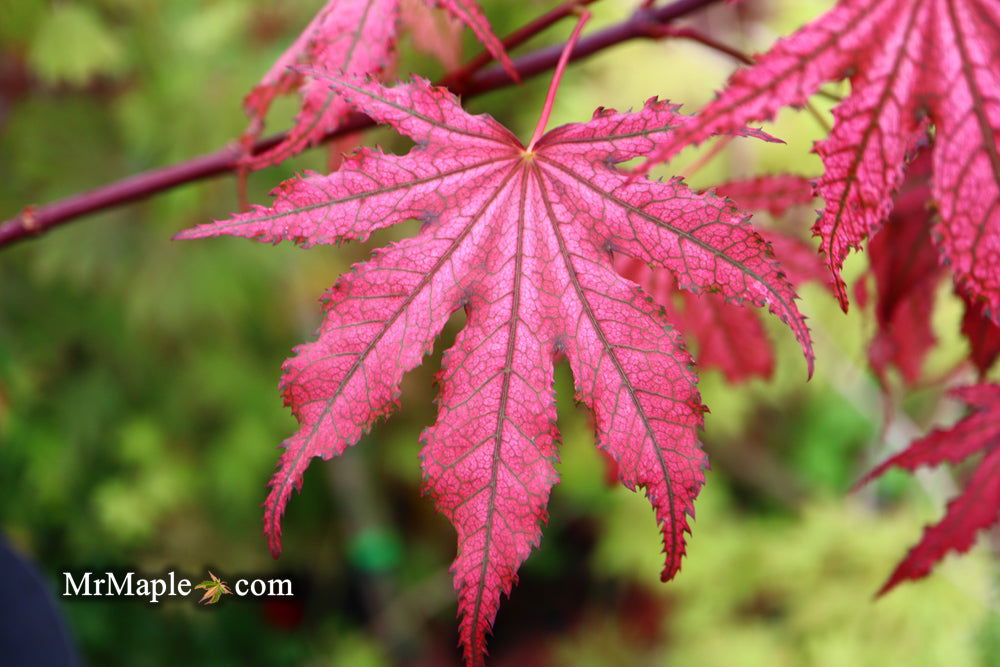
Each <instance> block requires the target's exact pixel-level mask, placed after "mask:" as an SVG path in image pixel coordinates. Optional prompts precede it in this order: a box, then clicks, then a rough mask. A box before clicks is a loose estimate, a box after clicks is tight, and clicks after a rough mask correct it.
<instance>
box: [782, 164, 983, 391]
mask: <svg viewBox="0 0 1000 667" xmlns="http://www.w3.org/2000/svg"><path fill="white" fill-rule="evenodd" d="M930 175H931V160H930V152H929V151H928V150H927V149H924V150H922V151H921V152H920V154H919V155H918V157H917V158H916V159H915V160H914V161H913V163H912V164H910V165H909V166H908V167H907V172H906V180H905V181H904V183H903V185H902V187H901V188H900V191H899V192H898V193H897V194H896V196H895V198H894V201H893V208H892V213H891V214H890V216H889V224H888V225H886V228H885V229H884V230H882V231H881V232H880V233H879V234H877V235H876V236H875V237H874V238H873V239H872V240H871V242H870V243H869V244H868V260H869V263H870V270H869V271H870V273H871V274H872V275H873V276H874V278H875V295H876V301H875V308H874V310H875V319H876V324H877V329H876V332H875V337H874V338H873V339H872V342H871V344H870V345H869V347H868V359H869V362H870V364H871V367H872V369H873V370H874V371H875V373H876V375H877V376H878V378H879V381H880V382H881V384H882V385H883V387H887V386H888V381H887V370H888V367H889V366H890V365H893V366H895V367H896V368H898V369H899V371H900V373H901V375H902V379H903V381H904V382H905V383H907V384H910V385H913V384H916V383H917V382H918V381H919V379H920V377H921V369H922V367H923V362H924V359H925V358H926V356H927V353H928V352H929V351H930V350H931V348H932V347H933V346H934V343H935V336H934V332H933V330H932V328H931V320H932V315H933V310H934V298H933V297H934V294H935V292H936V291H937V288H938V285H939V284H940V281H941V279H942V278H943V277H944V274H945V267H944V266H942V264H941V262H940V258H939V256H938V253H937V250H936V249H935V247H934V244H933V241H932V230H933V218H934V215H933V209H932V203H931V191H930ZM779 256H780V253H779ZM856 296H857V299H858V301H859V302H861V303H862V305H863V304H864V302H865V301H867V298H868V297H867V289H866V287H865V282H864V281H860V282H858V283H857V285H856ZM959 296H960V297H961V298H962V299H963V301H965V317H964V318H963V321H962V332H963V333H964V334H965V336H966V338H968V340H969V344H970V348H971V354H970V358H971V360H972V362H973V364H974V365H975V366H976V367H977V368H978V370H979V372H980V375H982V374H985V372H986V371H987V370H989V368H990V366H992V364H993V362H994V361H995V360H996V358H997V356H998V354H1000V327H998V326H997V325H996V324H995V323H994V322H993V321H992V320H991V319H989V318H988V317H986V316H985V315H984V313H983V304H982V302H981V301H977V300H975V299H971V298H969V297H968V295H966V294H964V293H961V292H959Z"/></svg>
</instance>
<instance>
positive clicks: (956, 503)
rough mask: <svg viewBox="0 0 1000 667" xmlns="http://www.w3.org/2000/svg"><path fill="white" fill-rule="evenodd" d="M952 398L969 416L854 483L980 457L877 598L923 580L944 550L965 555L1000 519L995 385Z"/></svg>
mask: <svg viewBox="0 0 1000 667" xmlns="http://www.w3.org/2000/svg"><path fill="white" fill-rule="evenodd" d="M952 394H953V395H954V396H956V397H958V398H959V399H961V400H962V401H964V402H966V403H968V404H969V405H970V406H971V407H972V409H973V411H972V413H971V414H970V415H969V416H967V417H966V418H965V419H963V420H961V421H960V422H958V424H956V425H955V426H953V427H952V428H950V429H947V430H936V431H933V432H932V433H931V434H930V435H928V436H927V437H925V438H922V439H920V440H917V441H915V442H913V443H911V444H910V446H909V447H907V448H906V449H905V450H903V451H902V452H900V453H899V454H896V455H895V456H893V457H892V458H890V459H889V460H887V461H886V462H884V463H883V464H882V465H880V466H878V467H877V468H875V469H874V470H873V471H871V472H870V473H868V475H867V476H866V477H865V478H864V479H863V480H861V482H860V483H859V484H863V483H865V482H867V481H869V480H871V479H872V478H874V477H878V476H879V475H881V474H882V473H884V472H885V471H886V470H888V469H889V468H891V467H898V468H905V469H906V470H916V469H917V468H919V467H920V466H936V465H940V464H941V463H944V462H949V463H960V462H962V461H964V460H965V459H968V458H970V457H973V456H976V455H979V454H981V455H982V459H981V460H980V462H979V464H978V466H977V467H976V469H975V472H973V473H972V475H971V476H970V477H969V479H968V481H967V482H966V484H965V488H964V489H963V491H962V493H961V494H960V495H959V496H958V497H957V498H955V499H954V500H952V501H951V502H950V503H949V504H948V511H947V513H946V514H945V516H944V518H943V519H941V521H939V522H938V523H936V524H934V525H933V526H930V527H928V528H927V529H926V530H925V531H924V535H923V538H922V539H921V540H920V542H919V543H918V544H917V545H916V546H915V547H913V548H912V549H911V550H910V553H909V554H907V556H906V558H905V559H904V560H903V561H902V562H901V563H900V564H899V566H898V567H897V568H896V570H895V571H894V572H893V573H892V575H890V577H889V579H888V581H886V583H885V584H884V585H883V586H882V588H881V590H880V591H879V594H880V595H881V594H882V593H885V592H887V591H888V590H890V589H891V588H892V587H894V586H895V585H896V584H898V583H900V582H902V581H904V580H906V579H919V578H921V577H924V576H926V575H927V574H928V573H929V572H930V571H931V568H933V567H934V565H935V564H936V563H937V562H938V561H939V560H941V559H942V558H943V557H944V556H945V554H947V553H948V552H949V551H957V552H963V551H967V550H968V549H969V547H971V546H972V544H973V542H974V541H975V536H976V533H977V532H978V531H980V530H982V529H983V528H986V527H988V526H990V525H992V524H994V523H995V522H996V521H997V519H998V518H1000V386H998V385H995V384H978V385H973V386H971V387H961V388H959V389H955V390H953V391H952Z"/></svg>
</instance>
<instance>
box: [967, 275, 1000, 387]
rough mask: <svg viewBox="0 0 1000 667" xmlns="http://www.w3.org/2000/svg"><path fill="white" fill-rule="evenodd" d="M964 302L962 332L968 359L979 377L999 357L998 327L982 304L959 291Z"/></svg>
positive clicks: (999, 331)
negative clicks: (966, 345) (984, 310)
mask: <svg viewBox="0 0 1000 667" xmlns="http://www.w3.org/2000/svg"><path fill="white" fill-rule="evenodd" d="M959 297H960V298H961V299H962V301H963V302H964V303H965V315H964V316H963V317H962V333H963V334H965V337H966V338H967V339H968V341H969V348H970V349H969V359H971V360H972V364H973V365H974V366H975V367H976V369H977V370H978V371H979V376H980V379H982V377H983V376H984V375H986V372H987V371H988V370H990V368H991V367H992V366H993V364H994V363H995V362H996V360H997V357H1000V327H998V326H997V324H996V323H995V322H994V321H993V320H991V319H990V318H988V317H987V316H986V314H985V313H984V312H983V304H982V302H980V301H976V300H975V299H970V298H969V297H968V295H966V294H962V293H959Z"/></svg>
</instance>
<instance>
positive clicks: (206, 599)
mask: <svg viewBox="0 0 1000 667" xmlns="http://www.w3.org/2000/svg"><path fill="white" fill-rule="evenodd" d="M208 576H210V577H211V579H206V580H205V581H203V582H201V583H200V584H198V585H197V586H195V588H204V589H205V594H204V595H202V596H201V600H199V602H201V603H202V604H215V603H216V602H218V601H219V600H220V599H221V598H222V596H223V595H232V593H233V592H232V591H231V590H229V586H227V585H226V582H224V581H222V580H221V579H219V578H218V577H217V576H215V575H214V574H212V571H211V570H209V572H208Z"/></svg>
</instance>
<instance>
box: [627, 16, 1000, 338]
mask: <svg viewBox="0 0 1000 667" xmlns="http://www.w3.org/2000/svg"><path fill="white" fill-rule="evenodd" d="M997 25H1000V4H998V3H997V2H996V1H995V0H840V2H838V3H837V5H836V6H835V7H834V8H833V9H831V10H830V11H829V12H827V13H826V14H824V15H823V16H822V17H820V18H819V19H817V20H815V21H813V22H812V23H810V24H808V25H806V26H805V27H803V28H802V29H800V30H799V31H798V32H796V33H795V34H793V35H791V36H789V37H786V38H784V39H781V40H779V41H778V42H777V43H776V44H775V45H774V46H773V47H772V48H771V50H770V51H769V52H768V53H766V54H764V55H762V56H759V57H758V58H757V59H756V64H754V65H752V66H750V67H747V68H744V69H741V70H739V71H737V72H736V73H735V74H734V75H733V76H732V78H730V80H729V82H728V83H727V85H726V87H725V89H724V90H723V91H722V92H721V93H720V94H719V97H718V98H717V99H716V100H715V101H713V102H712V103H710V104H709V105H708V106H706V107H705V109H704V110H702V112H701V113H700V114H699V115H698V121H697V122H695V123H691V124H689V125H687V126H685V128H683V131H681V132H678V133H676V134H675V135H674V137H673V139H672V140H671V142H669V143H667V144H664V145H662V146H660V147H659V148H658V149H657V150H656V151H655V152H654V153H653V154H652V158H651V160H650V161H649V162H648V163H647V164H646V165H644V166H643V167H642V168H641V170H645V169H648V168H649V167H650V166H651V165H652V164H653V163H655V162H658V161H663V160H666V159H668V158H670V157H671V156H673V155H674V154H676V153H677V151H678V150H680V149H681V148H683V147H684V146H686V145H688V144H690V143H692V142H700V141H703V140H705V139H707V138H708V137H709V136H711V135H713V134H716V133H719V132H726V131H728V130H731V129H733V128H738V127H743V126H744V125H745V124H746V123H747V122H749V121H753V120H766V119H770V118H772V117H773V116H774V114H775V113H776V112H777V111H778V109H780V108H781V107H783V106H788V105H802V104H804V103H805V102H806V101H807V99H808V97H809V95H811V94H812V93H814V92H816V91H817V90H819V87H820V86H821V85H822V84H823V83H824V82H826V81H833V80H837V79H842V78H845V77H850V79H851V94H850V96H849V97H847V98H846V99H845V100H844V101H843V102H842V103H841V104H840V105H838V106H837V108H836V109H835V110H834V115H835V117H836V123H835V126H834V128H833V132H832V134H831V135H830V137H829V138H827V139H826V140H824V141H823V142H821V143H820V144H819V145H818V146H817V152H818V153H819V154H820V156H821V157H822V158H823V163H824V165H825V166H826V173H825V174H824V176H823V177H822V178H821V179H820V181H819V184H818V191H819V193H820V194H821V195H822V196H823V197H824V199H826V209H825V210H824V212H823V215H822V217H821V218H820V219H819V221H817V223H816V226H815V231H816V233H817V234H818V235H820V236H821V237H822V247H821V249H822V251H823V252H824V253H825V255H826V259H827V263H828V266H829V267H830V269H831V270H832V272H833V274H834V275H835V276H836V279H837V282H836V290H837V294H838V297H839V298H840V301H841V304H842V306H843V307H844V308H846V307H847V301H848V299H847V292H846V287H845V285H844V283H843V280H842V278H841V277H840V269H841V266H842V264H843V261H844V259H845V257H846V256H847V254H848V252H849V251H850V249H851V248H858V247H860V244H861V243H862V241H863V240H864V239H865V238H866V237H869V236H872V235H874V234H876V233H877V232H878V231H879V229H880V228H881V227H882V224H883V223H884V222H885V220H886V218H887V216H888V214H889V211H890V209H891V203H892V194H893V192H894V191H895V190H896V189H897V188H898V187H899V186H900V184H901V183H902V180H903V165H904V163H905V162H906V159H907V156H908V155H909V154H910V153H911V152H912V151H913V150H914V148H915V147H916V145H917V143H918V141H919V140H920V139H921V138H922V137H923V135H924V133H925V130H926V128H927V126H928V125H933V127H934V131H935V142H934V152H933V164H934V178H933V183H932V192H933V195H934V199H935V201H936V203H937V206H938V209H939V211H940V216H941V221H940V223H939V224H938V225H937V226H936V230H935V238H936V242H937V243H938V245H939V246H940V248H941V249H942V252H943V254H944V256H945V258H946V259H947V260H948V262H949V263H950V265H951V267H952V270H953V272H954V276H955V281H956V283H957V284H958V285H959V287H960V288H961V289H962V290H963V291H965V292H968V293H969V294H970V295H972V296H973V297H974V298H976V299H980V300H982V301H983V302H984V304H985V307H986V312H987V314H988V315H989V316H990V317H991V318H992V319H993V320H994V321H996V322H1000V269H998V267H1000V92H998V91H1000V68H998V67H997V53H998V52H1000V30H997Z"/></svg>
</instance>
